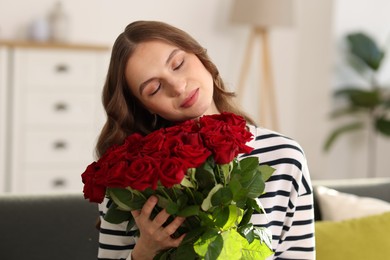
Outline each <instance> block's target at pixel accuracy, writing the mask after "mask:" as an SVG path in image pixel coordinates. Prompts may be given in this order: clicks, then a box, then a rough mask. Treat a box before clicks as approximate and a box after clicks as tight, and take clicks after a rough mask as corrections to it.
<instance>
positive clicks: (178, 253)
mask: <svg viewBox="0 0 390 260" xmlns="http://www.w3.org/2000/svg"><path fill="white" fill-rule="evenodd" d="M197 256H198V255H197V254H196V252H195V251H194V247H193V246H192V244H183V243H182V244H181V245H180V246H179V247H177V249H176V250H175V251H174V253H173V254H172V257H171V258H169V259H188V260H190V259H197Z"/></svg>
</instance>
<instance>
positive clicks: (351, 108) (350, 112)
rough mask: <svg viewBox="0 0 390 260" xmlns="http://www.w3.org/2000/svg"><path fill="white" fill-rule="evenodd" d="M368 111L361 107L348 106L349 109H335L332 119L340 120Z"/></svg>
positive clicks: (331, 115)
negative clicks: (340, 118)
mask: <svg viewBox="0 0 390 260" xmlns="http://www.w3.org/2000/svg"><path fill="white" fill-rule="evenodd" d="M364 111H367V110H365V109H362V108H361V107H355V106H348V107H343V108H339V109H335V110H334V111H333V112H332V113H331V114H330V117H331V118H332V119H335V118H339V117H341V116H346V115H353V114H357V113H360V112H364Z"/></svg>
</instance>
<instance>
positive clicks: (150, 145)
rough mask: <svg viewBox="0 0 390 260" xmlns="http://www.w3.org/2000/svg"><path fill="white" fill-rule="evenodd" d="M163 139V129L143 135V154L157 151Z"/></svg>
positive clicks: (161, 145)
mask: <svg viewBox="0 0 390 260" xmlns="http://www.w3.org/2000/svg"><path fill="white" fill-rule="evenodd" d="M164 140H165V134H164V133H163V130H162V129H160V130H156V131H154V132H152V133H150V134H148V135H147V136H145V137H144V139H143V140H142V145H143V146H142V151H141V152H142V154H143V155H151V154H153V153H155V152H159V151H160V150H161V148H162V147H163V144H164Z"/></svg>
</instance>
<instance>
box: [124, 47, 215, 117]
mask: <svg viewBox="0 0 390 260" xmlns="http://www.w3.org/2000/svg"><path fill="white" fill-rule="evenodd" d="M125 75H126V81H127V83H128V85H129V86H130V89H131V91H132V93H133V95H134V96H136V97H137V98H138V99H139V100H140V101H141V102H142V103H143V104H144V106H145V107H146V108H147V109H148V110H149V111H150V113H152V114H158V115H159V116H161V117H163V118H165V119H167V120H169V121H184V120H187V119H193V118H197V117H199V116H202V115H205V114H215V113H218V110H217V108H216V106H215V103H214V101H213V79H212V76H211V74H210V73H209V72H208V71H207V69H206V68H205V67H204V66H203V64H202V62H201V61H200V60H199V59H198V57H197V56H196V55H194V54H192V53H187V52H184V51H183V50H181V49H179V48H178V47H176V46H173V45H170V44H167V43H164V42H162V41H148V42H143V43H140V44H139V45H138V46H137V47H136V49H135V51H134V53H133V55H132V56H131V57H130V59H129V60H128V62H127V66H126V71H125Z"/></svg>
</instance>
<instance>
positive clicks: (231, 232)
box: [82, 113, 274, 259]
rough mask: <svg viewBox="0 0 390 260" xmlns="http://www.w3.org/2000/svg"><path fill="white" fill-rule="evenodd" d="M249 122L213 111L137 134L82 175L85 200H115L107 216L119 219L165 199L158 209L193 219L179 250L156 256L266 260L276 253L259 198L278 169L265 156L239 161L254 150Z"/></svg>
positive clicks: (131, 223)
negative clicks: (256, 222) (256, 217)
mask: <svg viewBox="0 0 390 260" xmlns="http://www.w3.org/2000/svg"><path fill="white" fill-rule="evenodd" d="M252 138H253V136H252V134H251V133H250V132H249V131H248V130H247V126H246V121H245V120H244V119H243V118H242V117H241V116H237V115H235V114H232V113H222V114H216V115H206V116H203V117H200V118H199V119H197V120H188V121H185V122H183V123H180V124H177V125H175V126H172V127H167V128H161V129H159V130H156V131H154V132H152V133H150V134H149V135H146V136H142V135H140V134H132V135H130V136H129V137H127V138H126V140H125V141H124V143H123V144H122V145H116V146H113V147H111V148H109V149H108V150H107V152H106V153H105V154H104V155H103V156H102V157H101V158H100V159H99V160H98V161H97V162H93V163H92V164H90V165H89V166H88V167H87V169H86V170H85V172H84V173H83V174H82V181H83V183H84V190H83V191H84V197H85V198H86V199H89V200H90V201H91V202H97V203H101V202H102V201H103V199H104V197H105V196H108V197H109V198H110V199H111V200H112V201H113V203H112V204H111V206H110V208H109V209H108V211H107V214H106V215H105V216H104V218H105V220H107V221H108V222H111V223H122V222H124V221H128V230H130V229H131V228H132V227H133V226H134V225H135V222H134V219H133V217H132V215H131V214H130V212H129V211H131V210H135V209H141V208H142V206H143V205H144V203H145V202H146V200H147V199H148V198H149V197H150V196H157V197H158V204H157V206H156V208H155V211H154V214H157V213H158V212H159V211H160V210H162V209H166V210H167V212H168V213H169V214H171V215H172V218H171V219H169V220H168V221H172V220H173V218H174V217H175V216H183V217H186V220H185V222H184V223H183V225H182V226H181V227H180V228H179V230H178V232H179V233H180V234H181V233H183V232H185V233H186V236H185V239H184V240H183V242H182V243H181V245H180V246H179V247H178V248H172V249H168V250H165V251H163V252H161V253H160V254H159V255H158V256H156V258H155V259H204V258H206V259H265V258H266V257H268V256H270V255H271V254H272V250H271V235H270V234H269V232H268V230H267V229H265V228H260V227H255V226H253V225H252V224H251V223H250V218H251V216H252V214H253V213H254V212H259V213H264V214H265V212H263V209H262V207H261V205H260V203H259V201H258V199H257V198H258V197H259V196H260V195H261V194H262V193H263V192H264V187H265V181H266V180H267V179H268V178H269V176H270V175H271V174H272V172H273V171H274V169H273V168H272V167H269V166H267V165H261V166H260V165H259V160H258V158H257V157H246V158H244V159H241V160H238V156H239V155H240V154H242V153H250V152H251V151H252V150H253V148H251V147H249V146H247V145H246V143H247V142H248V141H250V140H251V139H252Z"/></svg>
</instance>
